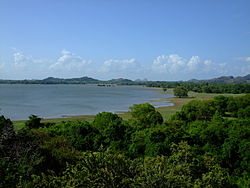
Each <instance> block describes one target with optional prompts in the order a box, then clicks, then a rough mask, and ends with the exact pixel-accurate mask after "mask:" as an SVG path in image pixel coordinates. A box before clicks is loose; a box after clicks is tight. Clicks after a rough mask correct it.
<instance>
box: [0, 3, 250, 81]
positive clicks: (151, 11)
mask: <svg viewBox="0 0 250 188" xmlns="http://www.w3.org/2000/svg"><path fill="white" fill-rule="evenodd" d="M249 73H250V1H249V0H203V1H201V0H0V79H43V78H46V77H50V76H52V77H59V78H75V77H83V76H88V77H93V78H97V79H101V80H108V79H113V78H128V79H132V80H135V79H148V80H164V81H165V80H166V81H176V80H189V79H193V78H195V79H209V78H214V77H219V76H229V75H232V76H244V75H247V74H249Z"/></svg>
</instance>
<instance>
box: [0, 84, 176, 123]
mask: <svg viewBox="0 0 250 188" xmlns="http://www.w3.org/2000/svg"><path fill="white" fill-rule="evenodd" d="M157 90H158V91H161V90H160V89H153V88H145V87H140V86H113V87H99V86H97V85H63V84H57V85H36V84H27V85H25V84H20V85H19V84H0V115H4V116H5V117H7V118H10V119H11V120H25V119H28V116H29V115H31V114H34V115H37V116H39V117H41V118H60V117H64V116H72V115H95V114H97V113H99V112H103V111H106V112H120V111H128V110H129V107H130V106H132V105H133V104H140V103H145V102H150V101H152V100H158V99H162V98H169V97H172V95H170V94H162V93H157V92H155V91H157ZM150 103H151V104H152V105H154V106H155V107H160V106H169V105H171V103H168V102H167V101H160V102H159V101H158V102H155V103H154V102H150Z"/></svg>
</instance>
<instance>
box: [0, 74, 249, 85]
mask: <svg viewBox="0 0 250 188" xmlns="http://www.w3.org/2000/svg"><path fill="white" fill-rule="evenodd" d="M165 82H168V81H147V80H144V81H140V80H135V81H133V80H130V79H125V78H118V79H111V80H98V79H94V78H90V77H87V76H84V77H80V78H54V77H48V78H45V79H42V80H38V79H32V80H27V79H25V80H3V79H0V84H120V85H147V86H148V85H153V86H156V85H162V84H163V83H165ZM177 82H178V83H179V82H182V83H185V82H188V83H190V82H191V83H250V74H248V75H246V76H242V77H241V76H238V77H233V76H222V77H218V78H213V79H209V80H197V79H192V80H188V81H173V82H169V83H177Z"/></svg>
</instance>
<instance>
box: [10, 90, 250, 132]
mask: <svg viewBox="0 0 250 188" xmlns="http://www.w3.org/2000/svg"><path fill="white" fill-rule="evenodd" d="M161 92H163V91H161ZM165 93H166V94H173V91H168V92H165ZM188 95H189V97H186V98H177V97H174V96H173V97H170V98H162V99H158V100H161V101H168V102H169V103H172V104H173V105H172V106H164V107H158V108H156V110H157V111H158V112H160V113H161V115H162V117H163V119H164V121H166V120H169V119H170V117H171V116H172V115H173V114H175V113H176V112H177V111H180V110H181V108H182V106H183V105H185V104H187V103H188V102H190V101H191V100H207V99H212V98H214V97H215V96H219V95H223V96H234V97H236V96H243V95H245V94H208V93H195V92H189V94H188ZM114 113H116V114H117V115H118V116H119V117H121V118H123V119H124V120H128V119H129V118H131V115H130V113H129V111H117V112H114ZM94 118H95V115H77V116H68V117H64V118H48V119H42V120H41V122H43V123H47V122H50V123H57V122H60V121H81V120H85V121H90V122H91V121H93V120H94ZM25 121H27V120H15V121H12V122H13V124H14V127H15V130H16V131H17V130H20V129H21V128H23V127H24V126H25V125H24V122H25Z"/></svg>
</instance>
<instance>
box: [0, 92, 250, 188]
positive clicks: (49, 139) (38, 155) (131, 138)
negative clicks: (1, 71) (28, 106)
mask: <svg viewBox="0 0 250 188" xmlns="http://www.w3.org/2000/svg"><path fill="white" fill-rule="evenodd" d="M130 113H131V115H132V118H131V119H129V120H127V121H125V120H123V119H122V118H120V117H119V116H118V115H116V114H113V113H109V112H102V113H99V114H97V115H96V117H95V119H94V121H93V122H87V121H71V122H65V121H62V122H60V123H46V124H45V123H41V121H40V120H41V119H40V118H38V117H36V116H34V115H32V116H30V119H29V120H28V121H27V122H26V123H25V125H26V126H25V128H23V129H21V130H20V131H18V132H15V131H14V127H13V124H12V122H11V121H10V120H9V119H5V118H4V117H3V116H1V117H0V187H17V186H19V187H248V186H250V181H249V179H250V165H249V164H250V95H245V96H243V97H224V96H218V97H215V98H214V99H213V100H202V101H199V100H194V101H191V102H190V103H188V104H186V105H184V106H183V108H182V110H181V111H180V112H177V113H176V114H175V115H173V116H172V117H171V119H170V120H167V121H165V122H164V121H163V118H162V116H161V114H160V113H159V112H157V111H156V109H155V108H154V107H153V106H151V105H150V104H147V103H146V104H138V105H133V106H132V107H131V108H130Z"/></svg>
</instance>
